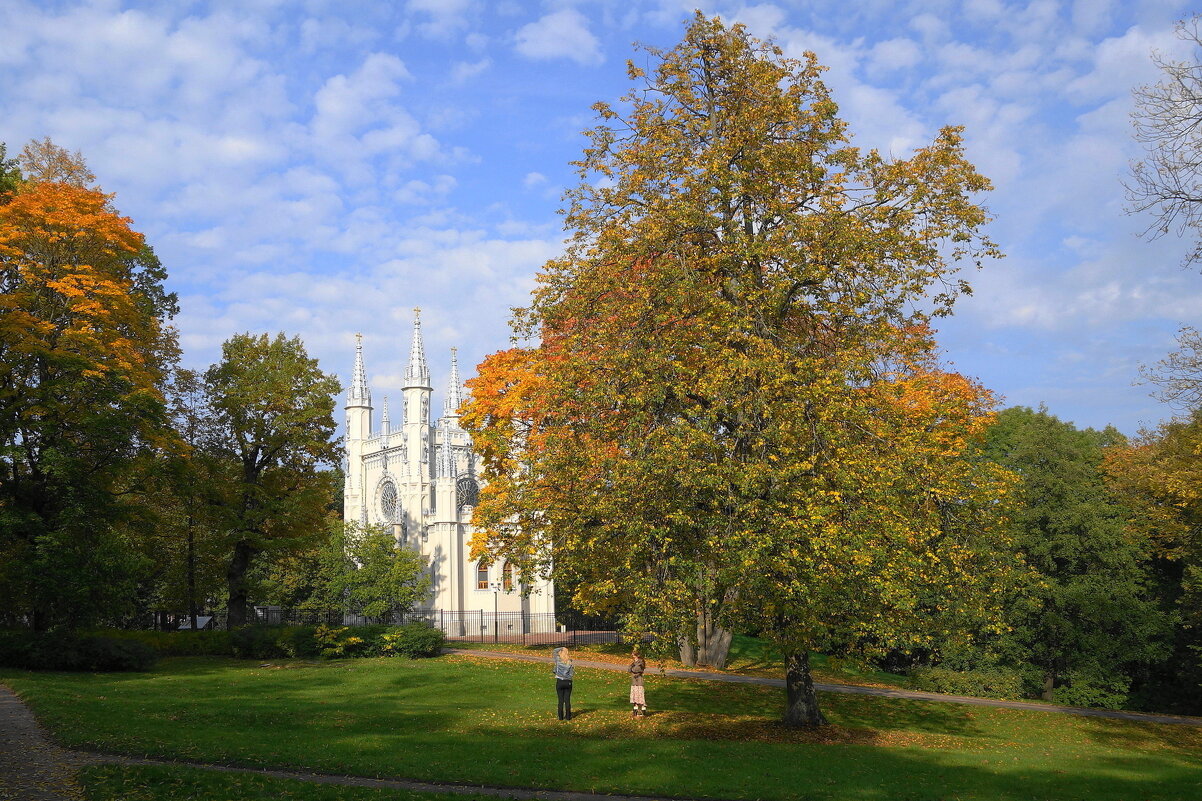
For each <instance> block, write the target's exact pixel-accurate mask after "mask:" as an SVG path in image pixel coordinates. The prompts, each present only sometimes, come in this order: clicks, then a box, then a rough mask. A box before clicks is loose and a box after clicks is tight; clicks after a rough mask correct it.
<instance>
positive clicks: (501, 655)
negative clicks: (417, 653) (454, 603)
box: [444, 648, 1202, 726]
mask: <svg viewBox="0 0 1202 801" xmlns="http://www.w3.org/2000/svg"><path fill="white" fill-rule="evenodd" d="M444 653H448V654H458V655H460V656H479V657H484V658H487V659H521V660H523V661H526V662H548V663H550V662H551V661H552V659H551V657H549V656H536V655H534V654H521V653H511V652H507V651H477V650H475V649H471V648H447V649H444ZM575 663H576V664H577V665H579V666H580V667H586V668H596V669H598V670H616V671H619V672H621V673H625V672H626V666H625V665H620V664H614V663H612V662H591V661H589V660H586V659H576V660H575ZM648 675H654V676H658V675H661V674H660V672H659V671H655V672H654V673H651V672H650V671H649V672H648ZM662 675H665V676H673V677H676V678H681V679H704V680H706V681H725V682H730V683H733V684H763V685H765V686H768V687H781V688H783V687H784V686H785V681H784V679H765V678H761V677H759V676H741V675H739V674H737V673H717V672H713V671H707V670H665V671H663V674H662ZM814 689H815V690H818V691H819V692H824V693H847V694H851V695H876V696H880V697H881V698H904V699H908V700H911V701H935V702H938V703H944V704H968V705H970V706H993V707H1001V708H1002V709H1025V710H1029V711H1032V712H1057V713H1060V714H1063V715H1081V716H1082V717H1090V718H1114V719H1116V720H1135V721H1140V722H1142V723H1169V724H1173V725H1176V726H1202V718H1190V717H1183V716H1179V715H1158V714H1154V713H1149V712H1120V711H1116V710H1112V709H1085V708H1083V707H1076V706H1056V705H1055V704H1037V703H1034V702H1032V701H999V700H997V699H993V698H972V697H970V696H966V695H941V694H939V693H928V692H922V691H919V690H892V689H889V688H887V687H860V686H858V685H852V684H821V683H817V682H815V684H814Z"/></svg>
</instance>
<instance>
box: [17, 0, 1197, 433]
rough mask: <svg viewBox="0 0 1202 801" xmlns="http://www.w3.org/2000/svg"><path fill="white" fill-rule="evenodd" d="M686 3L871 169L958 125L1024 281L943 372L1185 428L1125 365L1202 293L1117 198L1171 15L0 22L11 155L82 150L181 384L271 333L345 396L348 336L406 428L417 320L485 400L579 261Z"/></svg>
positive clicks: (1012, 8) (972, 277) (130, 6)
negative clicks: (789, 88)
mask: <svg viewBox="0 0 1202 801" xmlns="http://www.w3.org/2000/svg"><path fill="white" fill-rule="evenodd" d="M695 7H699V8H700V9H701V10H702V11H703V12H705V13H706V14H708V15H711V16H721V17H722V18H723V19H724V20H726V21H728V22H735V21H737V22H742V23H744V24H745V25H746V26H747V27H748V29H749V30H750V31H751V32H752V33H753V34H754V35H756V36H757V37H760V38H764V39H772V40H773V41H775V42H776V43H777V44H778V45H779V46H780V47H781V48H782V49H783V50H784V51H785V53H786V54H788V55H791V56H800V55H801V54H802V53H803V52H804V51H806V50H812V51H814V52H815V53H816V54H817V56H818V59H819V60H820V61H821V62H822V63H823V64H825V65H826V66H828V67H829V68H830V69H829V72H827V73H826V82H827V83H828V85H830V86H831V87H832V89H833V92H834V97H835V100H836V101H837V102H838V103H839V106H840V111H841V115H842V116H843V118H844V119H845V120H847V122H848V123H849V126H850V130H851V132H852V134H853V136H854V143H855V144H857V145H860V146H862V147H875V148H879V149H880V150H881V151H882V152H884V153H886V154H891V155H894V156H898V157H905V156H907V155H909V154H910V153H911V152H912V151H913V149H914V148H916V147H921V146H922V145H924V144H926V143H928V142H929V141H930V140H931V138H932V137H933V135H934V133H935V132H936V131H937V130H938V129H939V128H940V127H942V126H944V125H963V126H964V127H965V138H966V149H967V153H968V156H969V158H970V160H972V161H973V162H974V163H975V164H976V165H977V167H978V169H979V170H980V171H981V172H982V173H984V174H985V175H986V176H988V177H989V178H990V179H991V180H992V181H993V183H994V186H995V189H994V191H992V192H991V193H989V194H988V195H987V196H985V197H984V198H983V201H984V203H985V205H987V206H988V207H989V209H990V212H991V213H992V215H993V218H994V219H993V222H992V223H991V224H990V229H989V230H990V234H991V236H992V238H993V239H994V240H995V241H996V242H997V243H998V244H999V245H1000V246H1001V248H1002V250H1003V251H1004V252H1005V253H1006V257H1005V258H1004V259H1002V260H1000V261H995V262H991V263H987V264H986V265H985V267H984V268H983V269H982V270H980V271H975V270H973V271H971V272H969V273H967V274H966V275H965V277H966V278H968V280H969V281H970V282H971V284H972V286H973V288H974V293H973V295H972V297H970V298H966V299H963V300H961V301H960V302H959V303H958V304H957V307H956V314H955V315H954V316H953V317H952V318H947V319H942V320H940V321H938V323H937V326H938V328H939V334H938V340H939V343H940V345H941V347H942V348H943V350H944V356H945V359H946V361H947V362H948V363H949V364H950V365H951V366H952V368H953V369H955V370H958V371H959V372H962V373H964V374H966V375H969V376H972V377H975V378H977V379H978V380H980V381H981V382H982V383H983V384H984V385H985V386H987V387H989V388H990V389H991V390H993V391H995V392H996V393H998V394H999V396H1001V403H1002V404H1003V405H1005V406H1010V405H1025V406H1038V405H1039V404H1046V406H1047V408H1048V410H1049V411H1050V412H1052V413H1053V414H1055V415H1057V416H1059V417H1060V418H1061V419H1064V420H1069V421H1072V422H1074V423H1076V424H1077V425H1078V426H1082V427H1084V426H1091V427H1095V428H1100V427H1102V426H1105V425H1108V424H1113V425H1115V426H1117V427H1118V428H1119V429H1120V430H1121V431H1123V432H1125V433H1128V434H1134V433H1136V432H1137V431H1138V430H1139V429H1140V428H1141V427H1144V426H1154V425H1155V424H1156V423H1157V422H1159V421H1161V420H1163V419H1166V418H1168V417H1170V416H1171V415H1172V413H1173V410H1172V409H1169V408H1167V407H1165V406H1163V405H1161V404H1160V403H1158V402H1157V401H1156V400H1155V399H1153V398H1152V397H1150V395H1149V392H1150V388H1149V387H1147V386H1141V385H1138V384H1137V383H1136V382H1137V381H1138V376H1139V366H1140V365H1141V364H1150V363H1154V362H1156V361H1157V360H1158V359H1160V358H1162V357H1163V356H1164V355H1165V354H1166V353H1167V352H1169V351H1170V350H1172V349H1173V347H1174V335H1175V333H1176V331H1177V330H1178V328H1179V327H1180V326H1182V325H1186V324H1192V323H1196V322H1197V321H1198V320H1199V317H1200V316H1202V315H1200V313H1202V274H1199V273H1198V271H1197V270H1190V269H1183V268H1182V266H1181V260H1182V257H1183V256H1184V255H1185V253H1186V251H1187V243H1185V242H1184V241H1182V240H1180V239H1178V238H1176V237H1175V236H1165V237H1161V238H1159V239H1155V240H1149V239H1148V238H1146V237H1141V233H1142V232H1144V231H1145V229H1146V228H1147V227H1148V225H1149V223H1150V222H1151V221H1152V220H1151V218H1150V217H1147V216H1143V217H1141V216H1138V215H1131V214H1129V213H1127V211H1126V209H1125V205H1126V201H1125V198H1124V190H1123V183H1122V182H1123V179H1124V177H1125V175H1127V173H1128V171H1129V164H1130V162H1131V161H1132V160H1133V159H1137V158H1139V155H1140V149H1139V146H1138V145H1137V143H1135V142H1134V141H1133V139H1132V136H1131V122H1130V113H1131V111H1132V108H1133V104H1132V100H1131V91H1132V89H1133V88H1135V87H1137V86H1140V85H1143V84H1148V83H1153V82H1155V81H1157V80H1158V79H1159V73H1158V71H1157V69H1156V67H1155V65H1154V64H1153V62H1152V60H1151V54H1152V53H1153V52H1154V51H1156V52H1160V53H1162V54H1163V55H1166V56H1168V57H1175V58H1194V57H1195V54H1193V53H1191V52H1190V51H1189V50H1188V49H1187V48H1185V46H1184V45H1183V43H1182V42H1180V41H1179V40H1178V39H1177V38H1176V37H1175V35H1174V23H1175V22H1176V21H1177V20H1178V19H1180V18H1182V17H1184V16H1188V15H1189V13H1190V9H1189V8H1188V7H1187V6H1186V5H1185V3H1184V2H1179V1H1178V0H1076V1H1075V2H1070V1H1068V0H1063V1H1060V2H1058V1H1057V0H1019V1H1018V2H1007V1H1006V0H913V1H912V2H907V1H906V0H804V1H803V0H796V1H795V2H794V1H791V2H784V1H781V2H775V3H773V2H764V3H737V2H725V0H718V1H717V2H704V3H698V2H697V0H692V1H691V2H676V1H675V0H574V1H573V0H543V1H542V2H537V1H528V0H408V1H407V2H405V1H404V0H396V2H357V1H356V0H337V1H336V2H335V1H334V0H329V1H328V2H327V0H297V1H295V2H288V1H286V0H232V1H231V2H217V1H214V2H189V1H188V0H174V1H173V2H149V3H138V2H120V0H95V2H53V0H36V1H34V2H25V0H0V31H2V32H3V34H2V35H0V141H2V142H6V143H7V144H8V148H9V153H10V155H11V154H14V153H15V152H18V151H19V150H20V148H21V146H22V145H23V144H24V143H25V142H27V141H29V140H30V139H34V138H41V137H44V136H49V137H51V138H52V139H53V140H54V142H55V143H57V144H59V145H60V146H63V147H65V148H67V149H68V150H72V151H74V150H77V149H78V150H79V151H81V152H82V153H83V155H84V157H85V158H86V160H87V162H88V164H89V166H90V167H91V168H92V170H93V172H95V173H96V175H97V178H98V181H99V183H100V184H101V186H102V187H103V188H104V189H105V190H106V191H109V192H114V193H115V194H116V198H115V203H116V205H117V207H118V208H119V209H120V211H121V212H122V213H123V214H125V215H127V216H129V217H131V218H132V219H133V221H134V227H135V228H136V229H137V230H139V231H141V232H142V233H144V234H145V235H146V237H147V240H148V242H149V243H150V244H151V245H153V246H154V248H155V250H156V252H157V253H158V255H159V257H160V258H161V260H162V262H163V264H164V266H165V267H166V269H167V271H168V273H169V276H170V277H169V279H168V288H169V289H171V290H172V291H175V292H177V293H178V294H179V297H180V303H181V307H182V310H181V313H180V314H179V316H178V317H177V318H176V319H175V321H174V322H175V325H176V326H177V327H178V329H179V332H180V341H181V344H182V346H183V348H184V363H185V365H186V366H190V367H197V368H203V367H205V366H207V365H209V364H211V363H213V362H214V361H216V360H217V359H218V358H219V357H220V348H221V343H222V341H224V340H225V339H227V338H228V337H230V336H231V335H233V334H235V333H238V332H244V331H251V332H269V333H274V332H277V331H283V332H286V333H287V334H289V335H299V336H300V337H301V338H302V339H303V340H304V342H305V344H306V346H307V348H308V350H309V352H310V354H311V355H314V356H316V357H318V359H319V360H320V362H321V365H322V367H323V368H324V369H325V370H326V371H328V372H333V373H336V374H337V375H339V377H340V378H341V379H342V380H343V382H344V384H345V383H348V382H349V378H350V371H351V367H352V363H353V357H354V349H355V334H356V333H362V335H363V350H364V358H365V361H366V365H367V372H368V376H369V379H370V381H371V385H372V392H373V398H374V399H375V402H376V405H377V408H378V407H379V405H380V400H381V399H382V396H384V395H391V396H392V398H393V406H394V408H395V407H396V405H397V404H396V400H397V399H398V396H399V394H400V393H399V391H400V387H401V386H402V383H403V378H402V377H403V373H404V367H405V362H406V360H407V357H408V350H409V337H410V331H411V328H412V320H413V309H414V308H415V307H420V308H421V309H422V321H423V329H424V336H425V343H426V349H427V357H428V359H429V362H430V366H431V371H432V373H433V377H434V386H435V390H436V392H435V403H436V404H439V405H437V406H435V408H441V404H440V401H439V400H438V398H439V397H440V395H441V394H442V393H443V392H444V391H445V387H446V381H447V374H448V365H449V360H450V349H451V348H452V347H458V349H459V351H458V352H459V361H460V366H461V371H462V372H463V373H464V374H465V376H464V377H467V375H470V374H471V373H472V372H473V369H472V368H473V366H474V365H475V364H477V363H478V362H479V361H480V360H481V359H482V358H483V357H484V356H485V355H486V354H488V353H490V352H493V351H495V350H499V349H502V348H505V347H508V346H509V345H510V330H509V325H508V321H509V318H510V309H511V308H512V307H518V306H523V305H525V304H526V302H527V300H528V298H529V293H530V290H531V288H532V287H533V286H534V280H535V276H536V274H537V272H538V270H539V268H540V267H541V265H542V264H543V263H545V262H546V261H547V260H548V259H550V258H553V257H554V256H556V255H557V254H558V253H560V252H561V249H562V243H563V240H564V237H565V233H564V230H563V226H562V220H561V218H560V216H559V215H558V214H557V210H558V209H559V208H560V207H561V196H562V193H563V191H564V190H565V189H566V188H568V187H570V186H572V185H573V184H574V182H575V180H576V176H575V172H574V169H573V168H572V167H571V165H570V162H571V161H572V160H573V159H575V158H577V157H578V156H579V155H580V152H581V149H582V147H583V146H584V143H585V140H584V138H583V136H582V135H581V133H580V132H581V131H582V130H584V129H585V128H586V127H588V126H589V125H590V124H591V122H592V120H593V112H592V111H591V106H592V104H593V103H595V102H597V101H615V100H617V99H618V98H619V97H620V96H621V95H622V94H624V93H625V92H626V91H627V90H628V88H629V86H630V84H629V81H628V78H627V76H626V61H627V60H628V59H634V60H635V62H636V63H638V64H644V65H645V64H648V63H649V56H648V54H647V53H646V51H643V50H639V49H637V48H636V46H635V43H640V44H644V45H651V46H655V47H660V48H668V47H671V46H672V45H674V44H675V43H676V42H678V41H679V40H680V38H681V36H682V33H683V30H684V25H685V24H686V22H687V21H688V20H689V19H690V17H691V16H692V13H693V9H694V8H695Z"/></svg>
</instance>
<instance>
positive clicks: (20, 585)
mask: <svg viewBox="0 0 1202 801" xmlns="http://www.w3.org/2000/svg"><path fill="white" fill-rule="evenodd" d="M26 153H28V154H29V157H30V159H31V160H30V161H29V165H28V166H27V167H26V168H25V177H26V178H27V179H29V180H27V181H26V182H24V183H23V184H22V185H21V189H20V191H18V192H16V193H15V194H12V195H7V196H5V197H6V201H5V202H4V203H2V204H0V621H3V620H4V619H5V618H7V619H8V622H13V623H15V622H16V621H17V620H18V619H25V618H28V619H32V621H33V623H34V625H35V627H37V628H39V629H46V628H50V627H53V626H72V627H75V626H81V625H89V624H93V623H95V622H99V621H100V620H101V619H104V618H109V619H112V618H118V619H119V618H122V617H125V616H127V615H128V614H130V613H132V612H134V611H135V608H134V607H135V604H136V599H137V597H138V589H139V587H138V585H139V582H140V581H141V580H142V579H143V578H145V577H146V576H148V574H150V572H151V570H152V561H151V558H150V557H149V556H148V554H147V551H148V550H149V549H148V548H146V547H145V545H146V543H145V542H144V538H145V533H144V532H145V529H144V528H143V527H141V526H138V525H136V524H135V523H136V522H137V519H138V517H139V515H140V510H139V500H140V493H139V492H138V491H137V487H136V484H137V483H138V481H139V479H140V475H139V471H138V469H137V468H138V466H139V465H140V464H141V463H143V462H144V461H146V460H147V459H149V458H150V457H151V456H152V455H153V454H154V453H155V452H156V451H158V450H159V449H161V448H164V447H168V446H169V445H170V444H171V443H172V441H173V437H172V436H171V432H170V428H169V425H168V420H167V415H166V413H165V408H164V403H163V391H164V389H165V384H166V380H167V376H168V375H169V373H170V371H171V368H172V366H173V364H174V362H175V360H176V358H177V355H178V349H177V344H176V335H175V332H174V330H173V329H172V328H171V327H170V326H168V325H167V324H166V317H167V316H168V315H169V314H171V313H172V311H173V310H174V306H173V305H172V304H170V303H167V302H166V299H167V297H168V296H167V295H166V294H165V293H164V291H163V287H162V282H163V279H164V277H165V273H164V271H163V269H162V266H161V265H160V264H158V262H157V260H155V259H153V258H152V257H151V255H152V254H151V255H147V254H150V251H149V249H148V248H147V246H146V243H145V240H144V238H143V237H142V235H141V234H139V233H137V232H136V231H133V230H132V229H131V228H130V225H129V220H128V219H126V218H124V217H121V216H120V215H119V214H118V212H117V211H116V210H115V208H114V207H113V204H112V197H111V196H110V195H106V194H104V193H103V192H101V191H99V190H98V189H96V188H88V187H85V186H83V185H82V184H81V183H80V181H82V180H83V178H84V176H85V175H86V176H90V173H88V171H87V168H86V165H84V164H83V162H82V158H81V157H79V155H78V154H74V155H71V154H68V153H66V152H65V151H62V150H61V148H57V147H56V146H55V145H54V144H53V143H52V142H50V141H49V140H43V141H41V142H37V143H31V144H30V146H29V147H27V148H26ZM24 158H25V154H23V159H24ZM0 162H5V164H4V166H3V167H0V173H3V174H4V176H6V177H4V179H3V180H8V177H11V168H10V163H9V162H7V160H6V159H4V158H3V157H0ZM60 179H61V180H60Z"/></svg>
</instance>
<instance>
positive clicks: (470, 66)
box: [451, 58, 492, 83]
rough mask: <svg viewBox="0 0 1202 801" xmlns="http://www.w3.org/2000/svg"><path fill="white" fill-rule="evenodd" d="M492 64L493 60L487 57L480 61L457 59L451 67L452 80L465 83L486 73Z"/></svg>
mask: <svg viewBox="0 0 1202 801" xmlns="http://www.w3.org/2000/svg"><path fill="white" fill-rule="evenodd" d="M491 66H492V60H491V59H487V58H482V59H480V60H479V61H456V62H455V66H454V67H452V68H451V82H452V83H465V82H467V81H470V80H471V79H472V78H475V77H476V76H477V75H480V74H482V73H484V71H485V70H487V69H488V68H489V67H491Z"/></svg>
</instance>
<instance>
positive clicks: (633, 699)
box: [630, 684, 647, 706]
mask: <svg viewBox="0 0 1202 801" xmlns="http://www.w3.org/2000/svg"><path fill="white" fill-rule="evenodd" d="M630 703H632V704H638V705H639V706H647V696H646V695H645V694H644V693H643V685H641V684H632V685H630Z"/></svg>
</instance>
